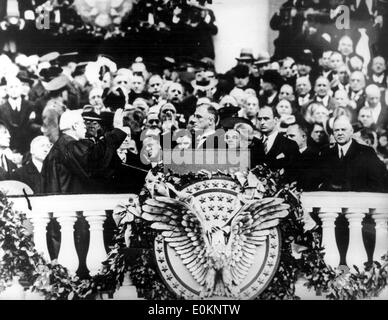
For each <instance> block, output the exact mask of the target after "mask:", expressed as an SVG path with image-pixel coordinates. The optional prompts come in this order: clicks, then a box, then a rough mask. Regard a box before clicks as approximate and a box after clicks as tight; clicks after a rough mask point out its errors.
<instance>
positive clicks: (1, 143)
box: [0, 126, 11, 149]
mask: <svg viewBox="0 0 388 320" xmlns="http://www.w3.org/2000/svg"><path fill="white" fill-rule="evenodd" d="M10 142H11V135H10V134H9V131H8V129H7V128H6V127H4V126H0V148H4V149H5V148H9V145H10Z"/></svg>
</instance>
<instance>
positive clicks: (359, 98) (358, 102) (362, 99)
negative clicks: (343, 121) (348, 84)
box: [349, 89, 366, 112]
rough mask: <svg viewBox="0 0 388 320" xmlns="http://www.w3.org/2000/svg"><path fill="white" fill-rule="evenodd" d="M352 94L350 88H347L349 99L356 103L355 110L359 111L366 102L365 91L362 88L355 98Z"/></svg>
mask: <svg viewBox="0 0 388 320" xmlns="http://www.w3.org/2000/svg"><path fill="white" fill-rule="evenodd" d="M352 94H353V91H352V90H351V89H350V90H349V97H350V100H352V101H354V102H356V105H357V112H358V111H360V109H361V108H362V107H364V106H365V102H366V95H365V91H364V90H362V93H361V94H360V95H358V96H357V97H356V98H355V99H353V97H352Z"/></svg>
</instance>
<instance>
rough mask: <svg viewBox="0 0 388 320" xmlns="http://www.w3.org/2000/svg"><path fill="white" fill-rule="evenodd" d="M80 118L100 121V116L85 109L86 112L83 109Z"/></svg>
mask: <svg viewBox="0 0 388 320" xmlns="http://www.w3.org/2000/svg"><path fill="white" fill-rule="evenodd" d="M82 118H83V119H84V120H89V121H97V122H102V119H101V116H99V115H98V114H97V113H96V112H94V111H86V112H85V111H84V112H82Z"/></svg>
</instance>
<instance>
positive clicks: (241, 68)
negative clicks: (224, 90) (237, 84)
mask: <svg viewBox="0 0 388 320" xmlns="http://www.w3.org/2000/svg"><path fill="white" fill-rule="evenodd" d="M232 74H233V77H235V78H240V79H243V78H247V77H249V67H248V66H246V65H241V64H239V65H237V66H235V67H234V68H233V69H232Z"/></svg>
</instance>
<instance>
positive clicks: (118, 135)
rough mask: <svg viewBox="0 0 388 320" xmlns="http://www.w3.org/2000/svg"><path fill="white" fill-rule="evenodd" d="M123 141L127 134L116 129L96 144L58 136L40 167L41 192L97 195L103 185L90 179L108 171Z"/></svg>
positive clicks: (64, 135)
mask: <svg viewBox="0 0 388 320" xmlns="http://www.w3.org/2000/svg"><path fill="white" fill-rule="evenodd" d="M125 137H126V133H125V132H123V131H121V130H119V129H114V130H113V131H111V132H109V133H107V134H106V135H105V137H104V138H102V139H100V140H99V141H98V142H97V143H94V142H92V141H91V140H86V139H84V140H79V141H77V140H75V139H74V138H72V137H70V136H68V135H66V134H63V135H61V136H60V138H59V139H58V141H57V142H56V143H55V144H54V145H53V147H52V149H51V150H50V152H49V154H48V155H47V157H46V159H45V161H44V163H43V168H42V177H43V192H45V193H92V192H100V191H101V189H103V185H101V184H99V183H98V182H99V181H98V180H94V179H93V177H94V176H101V175H103V172H104V171H106V170H107V169H108V167H109V164H110V163H111V161H112V158H113V156H114V155H116V150H117V149H118V148H119V147H120V145H121V144H122V143H123V141H124V140H125Z"/></svg>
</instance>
